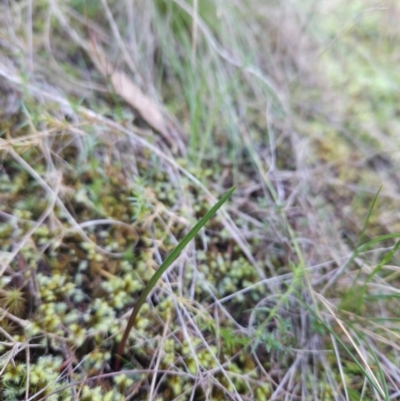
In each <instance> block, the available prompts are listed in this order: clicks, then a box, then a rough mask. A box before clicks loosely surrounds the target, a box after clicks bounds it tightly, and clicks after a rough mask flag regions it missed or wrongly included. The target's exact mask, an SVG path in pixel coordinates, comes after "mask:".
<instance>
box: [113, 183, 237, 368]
mask: <svg viewBox="0 0 400 401" xmlns="http://www.w3.org/2000/svg"><path fill="white" fill-rule="evenodd" d="M234 190H235V187H232V188H231V189H230V190H229V191H228V192H226V193H225V194H224V195H223V196H222V198H221V199H220V200H219V201H218V202H217V203H216V204H215V205H214V206H213V207H212V208H211V209H210V210H209V211H208V212H207V213H206V214H205V215H204V216H203V217H202V218H201V219H200V220H199V221H198V222H197V224H196V225H195V226H194V227H193V228H192V229H191V230H190V231H189V232H188V233H187V235H186V236H185V237H184V238H183V240H182V241H181V242H180V243H179V244H178V245H177V246H176V247H175V249H174V250H173V251H172V252H171V253H170V254H169V255H168V256H167V258H166V259H165V261H164V263H162V264H161V266H160V267H159V268H158V270H157V271H156V272H155V273H154V274H153V276H152V277H151V279H150V281H149V282H148V284H147V285H146V287H145V288H144V290H143V291H142V293H141V294H140V296H139V299H138V301H137V302H136V304H135V307H134V308H133V311H132V314H131V316H130V317H129V320H128V324H127V326H126V329H125V332H124V335H123V337H122V340H121V342H120V344H119V346H118V350H117V355H116V356H117V359H116V361H115V370H116V371H118V370H119V369H120V366H121V356H122V353H123V351H124V348H125V345H126V342H127V340H128V337H129V333H130V331H131V330H132V327H133V325H134V324H135V320H136V317H137V315H138V313H139V311H140V308H141V307H142V305H143V304H144V302H145V301H146V298H147V296H148V295H149V293H150V291H151V290H152V289H153V288H154V286H155V285H156V284H157V281H158V280H159V279H160V278H161V276H162V275H163V274H164V272H165V271H166V270H167V269H168V267H169V266H171V264H172V263H173V262H174V261H175V260H176V259H177V258H178V256H179V255H180V253H181V252H182V250H183V249H184V248H185V247H186V245H187V244H188V243H189V242H190V241H191V240H192V239H193V238H194V236H195V235H196V234H197V233H198V232H199V231H200V229H201V228H202V227H203V226H204V225H205V224H206V223H207V222H208V220H210V218H211V217H212V216H213V215H214V214H215V213H216V212H217V210H218V209H219V208H220V207H221V206H222V205H223V204H224V203H225V202H226V201H227V200H228V198H229V197H230V196H231V195H232V193H233V191H234Z"/></svg>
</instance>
